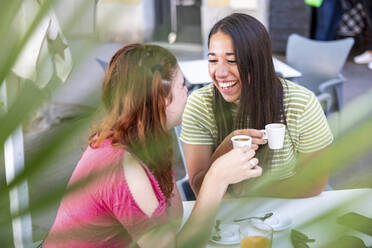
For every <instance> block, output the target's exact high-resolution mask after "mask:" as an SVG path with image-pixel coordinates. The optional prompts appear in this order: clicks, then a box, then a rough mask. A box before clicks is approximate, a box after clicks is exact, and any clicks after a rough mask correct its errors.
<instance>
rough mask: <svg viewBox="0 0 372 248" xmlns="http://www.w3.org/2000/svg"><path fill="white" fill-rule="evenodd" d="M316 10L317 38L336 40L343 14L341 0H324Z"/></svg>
mask: <svg viewBox="0 0 372 248" xmlns="http://www.w3.org/2000/svg"><path fill="white" fill-rule="evenodd" d="M315 11H316V27H315V39H316V40H323V41H327V40H335V39H336V35H337V30H338V25H339V23H340V20H341V16H342V9H341V3H340V0H323V2H322V4H321V5H320V6H319V7H318V8H316V9H315Z"/></svg>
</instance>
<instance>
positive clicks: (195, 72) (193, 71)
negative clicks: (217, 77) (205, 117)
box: [179, 57, 302, 84]
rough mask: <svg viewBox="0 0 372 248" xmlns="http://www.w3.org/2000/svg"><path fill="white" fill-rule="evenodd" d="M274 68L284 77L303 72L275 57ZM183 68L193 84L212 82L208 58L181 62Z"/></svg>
mask: <svg viewBox="0 0 372 248" xmlns="http://www.w3.org/2000/svg"><path fill="white" fill-rule="evenodd" d="M273 62H274V68H275V71H276V72H277V73H280V74H281V75H282V77H283V78H295V77H301V76H302V74H301V72H299V71H297V70H295V69H294V68H292V67H290V66H289V65H287V64H285V63H284V62H282V61H280V60H278V59H277V58H274V57H273ZM179 65H180V67H181V70H182V72H183V74H184V76H185V77H186V79H187V81H189V82H190V83H191V84H203V83H209V82H212V79H211V78H210V76H209V73H208V60H206V59H202V60H190V61H183V62H179Z"/></svg>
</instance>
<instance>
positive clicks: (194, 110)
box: [181, 13, 333, 197]
mask: <svg viewBox="0 0 372 248" xmlns="http://www.w3.org/2000/svg"><path fill="white" fill-rule="evenodd" d="M208 48H209V53H208V60H209V74H210V76H211V78H212V80H213V83H212V84H210V85H207V86H205V87H203V88H201V89H199V90H196V91H194V92H193V93H192V94H191V95H190V97H189V99H188V102H187V105H186V109H185V112H184V114H183V121H182V132H181V140H182V141H183V142H184V147H185V156H186V164H187V167H188V172H189V177H190V182H191V186H192V188H193V190H194V192H195V193H196V194H197V193H198V191H199V189H200V185H201V183H202V181H203V178H204V175H205V173H207V171H208V168H209V164H211V162H213V161H214V159H216V158H217V157H219V156H220V155H221V154H224V153H226V152H228V151H229V150H231V149H232V145H231V141H230V138H231V137H232V136H233V135H237V134H246V135H250V136H252V137H253V143H254V147H255V148H257V147H258V146H260V147H259V148H258V151H257V157H258V159H259V160H260V165H261V166H262V167H263V169H264V170H263V171H264V174H265V173H266V174H267V175H269V177H270V179H271V180H274V181H275V183H276V184H275V185H277V183H278V182H280V183H281V184H286V183H287V184H288V185H290V183H291V181H292V180H293V179H294V178H295V177H294V175H295V174H296V173H297V170H298V169H299V166H297V165H296V159H297V157H298V156H299V155H300V154H305V153H313V152H315V151H319V150H322V149H323V148H325V147H327V146H328V145H330V144H331V143H332V140H333V136H332V134H331V131H330V129H329V126H328V123H327V120H326V118H325V115H324V113H323V111H322V108H321V106H320V104H319V102H318V101H317V98H316V97H315V95H314V94H313V93H312V92H311V91H309V90H307V89H305V88H303V87H301V86H299V85H296V84H294V83H292V82H290V81H286V80H284V79H281V78H279V77H278V76H277V75H276V74H275V70H274V66H273V61H272V52H271V39H270V36H269V34H268V33H267V31H266V29H265V27H264V26H263V25H262V24H261V23H260V22H259V21H258V20H256V19H255V18H253V17H251V16H249V15H246V14H240V13H235V14H232V15H230V16H227V17H225V18H223V19H222V20H220V21H219V22H217V23H216V24H215V25H214V26H213V28H212V29H211V31H210V33H209V37H208ZM278 122H280V123H284V124H285V125H286V134H285V143H284V147H283V148H282V149H279V150H269V148H268V146H267V145H265V144H266V140H264V139H262V132H261V131H260V130H261V129H264V128H265V125H266V124H270V123H278ZM258 180H261V179H258V178H257V179H255V180H247V181H245V182H243V183H241V184H240V185H239V186H237V185H234V187H235V189H234V187H233V189H232V191H231V192H232V193H235V194H238V195H240V196H241V195H244V194H255V193H256V192H252V191H250V188H251V186H252V183H256V182H257V181H258ZM326 182H327V175H324V176H323V177H321V178H319V180H316V182H314V185H313V187H312V188H311V189H309V190H307V191H306V192H302V193H300V194H297V193H296V194H295V195H291V194H290V192H276V191H275V186H274V187H269V188H268V190H267V191H266V192H265V193H263V194H266V195H271V196H288V197H292V196H311V195H316V194H318V193H320V192H321V191H322V189H323V188H324V186H325V184H326Z"/></svg>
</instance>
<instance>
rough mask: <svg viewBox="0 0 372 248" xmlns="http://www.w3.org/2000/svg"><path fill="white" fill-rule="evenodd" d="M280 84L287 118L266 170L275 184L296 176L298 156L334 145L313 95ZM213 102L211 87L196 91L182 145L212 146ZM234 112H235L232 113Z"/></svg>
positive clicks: (214, 134) (292, 85)
mask: <svg viewBox="0 0 372 248" xmlns="http://www.w3.org/2000/svg"><path fill="white" fill-rule="evenodd" d="M282 84H283V88H284V109H285V113H286V118H287V128H286V134H285V141H284V147H283V148H282V149H279V150H274V156H273V160H272V163H271V165H270V166H269V167H270V168H271V169H270V171H269V173H270V174H271V175H272V176H273V177H272V178H273V179H276V180H278V179H279V180H280V179H284V178H287V177H290V176H292V175H294V174H295V169H296V163H295V158H296V156H297V155H298V154H299V153H311V152H315V151H319V150H321V149H323V148H325V147H326V146H328V145H330V144H331V143H332V141H333V135H332V133H331V130H330V128H329V125H328V122H327V119H326V117H325V115H324V112H323V110H322V107H321V105H320V103H319V101H318V100H317V98H316V96H315V95H314V93H313V92H312V91H310V90H308V89H306V88H304V87H302V86H300V85H298V84H295V83H293V82H290V81H284V80H282ZM212 98H213V84H209V85H207V86H205V87H203V88H200V89H198V90H195V91H194V92H192V94H191V95H190V96H189V98H188V100H187V104H186V108H185V111H184V114H183V119H182V131H181V137H180V139H181V140H182V141H183V142H184V143H186V144H192V145H213V146H214V145H215V143H216V140H217V127H216V121H215V118H214V115H213V109H212ZM235 111H236V109H234V110H233V112H235ZM233 114H234V113H233ZM288 132H289V133H288ZM289 134H290V136H291V137H290V136H289Z"/></svg>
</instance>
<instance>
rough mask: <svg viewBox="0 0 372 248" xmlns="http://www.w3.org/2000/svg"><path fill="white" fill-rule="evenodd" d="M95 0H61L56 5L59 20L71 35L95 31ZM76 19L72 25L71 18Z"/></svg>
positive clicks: (81, 34) (88, 33)
mask: <svg viewBox="0 0 372 248" xmlns="http://www.w3.org/2000/svg"><path fill="white" fill-rule="evenodd" d="M94 8H95V0H59V1H56V5H55V7H54V10H55V13H56V15H57V17H58V21H59V23H60V24H61V26H62V28H63V29H67V30H68V32H69V33H68V34H69V35H73V36H84V35H91V34H93V33H94V18H95V17H94V11H95V10H94ZM73 18H74V19H75V20H74V23H73V24H72V25H71V23H69V22H70V21H71V19H73Z"/></svg>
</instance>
